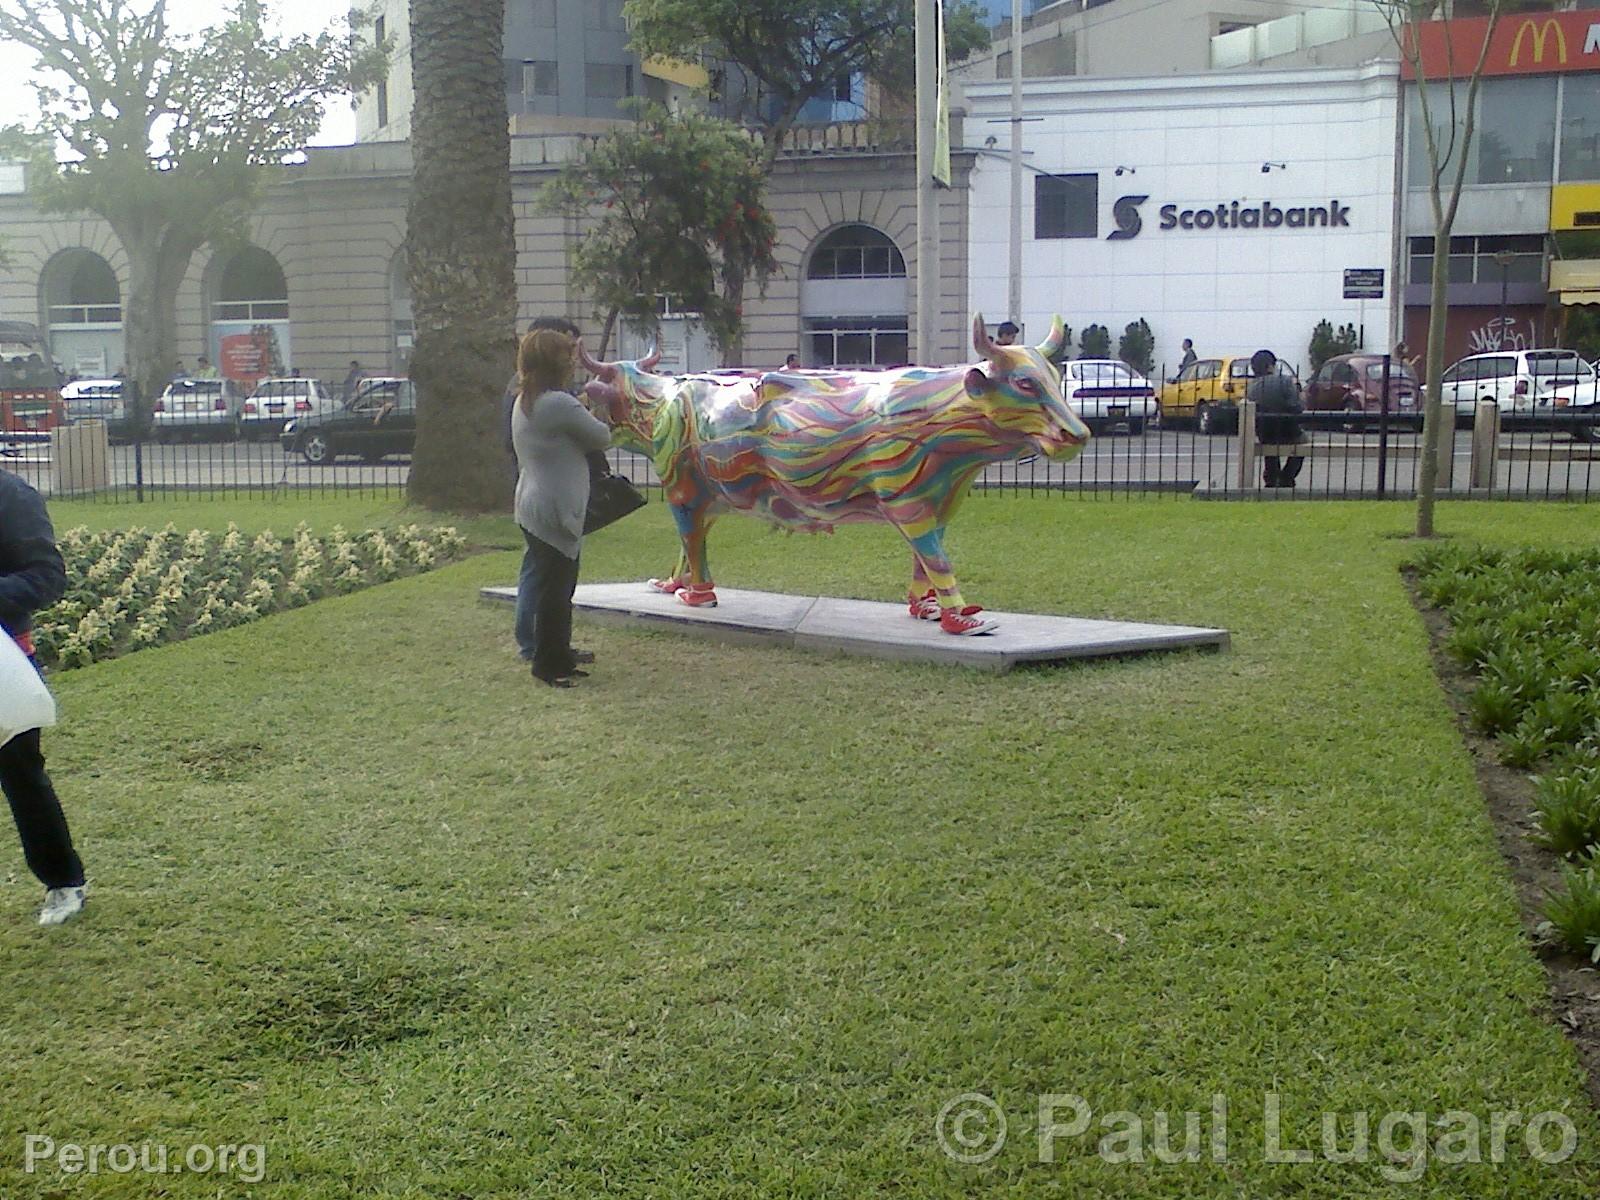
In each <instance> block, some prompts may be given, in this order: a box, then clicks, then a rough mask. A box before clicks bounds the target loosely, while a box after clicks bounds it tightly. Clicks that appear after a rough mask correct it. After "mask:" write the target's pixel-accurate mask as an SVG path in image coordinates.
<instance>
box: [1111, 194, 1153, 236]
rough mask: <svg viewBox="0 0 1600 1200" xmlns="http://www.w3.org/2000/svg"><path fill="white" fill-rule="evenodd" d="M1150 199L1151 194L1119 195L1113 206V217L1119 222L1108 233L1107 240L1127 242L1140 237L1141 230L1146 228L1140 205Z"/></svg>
mask: <svg viewBox="0 0 1600 1200" xmlns="http://www.w3.org/2000/svg"><path fill="white" fill-rule="evenodd" d="M1148 199H1150V197H1149V196H1118V197H1117V202H1116V203H1115V204H1113V205H1112V206H1111V219H1112V220H1113V221H1115V222H1116V223H1117V227H1116V228H1115V229H1113V230H1112V231H1111V232H1110V233H1108V234H1107V235H1106V241H1108V242H1125V241H1127V240H1128V239H1129V238H1136V237H1138V236H1139V231H1140V230H1141V229H1143V228H1144V218H1143V217H1141V216H1140V215H1139V205H1141V204H1143V203H1144V202H1145V201H1146V200H1148Z"/></svg>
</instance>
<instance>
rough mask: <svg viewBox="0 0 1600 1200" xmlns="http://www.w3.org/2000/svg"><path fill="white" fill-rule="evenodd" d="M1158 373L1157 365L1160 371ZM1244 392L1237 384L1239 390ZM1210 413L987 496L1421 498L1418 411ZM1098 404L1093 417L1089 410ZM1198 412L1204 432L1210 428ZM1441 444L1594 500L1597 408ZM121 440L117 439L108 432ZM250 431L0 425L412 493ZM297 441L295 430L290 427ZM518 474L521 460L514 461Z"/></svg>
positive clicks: (306, 480)
mask: <svg viewBox="0 0 1600 1200" xmlns="http://www.w3.org/2000/svg"><path fill="white" fill-rule="evenodd" d="M1160 377H1164V375H1163V376H1158V378H1160ZM1240 392H1241V394H1242V388H1241V389H1240ZM1208 407H1209V408H1210V411H1209V413H1205V414H1200V415H1198V416H1197V414H1196V413H1195V412H1194V411H1193V410H1192V406H1191V411H1189V412H1188V413H1186V414H1183V415H1181V416H1173V415H1171V414H1170V413H1168V412H1162V413H1161V414H1160V415H1159V416H1154V415H1152V418H1151V419H1148V420H1132V419H1129V413H1128V412H1126V411H1118V406H1117V405H1115V404H1110V405H1107V404H1101V405H1100V406H1099V407H1098V408H1093V409H1092V410H1091V407H1090V406H1089V405H1088V402H1084V406H1083V411H1084V413H1085V415H1086V418H1087V419H1088V420H1089V423H1090V425H1091V428H1092V429H1094V432H1095V436H1094V437H1093V438H1092V439H1091V440H1090V442H1089V444H1088V445H1087V446H1086V447H1085V448H1084V449H1083V451H1082V452H1081V453H1080V454H1079V455H1078V456H1077V457H1076V458H1075V459H1073V460H1072V461H1071V462H1065V463H1063V462H1057V461H1053V460H1047V459H1044V458H1039V457H1034V458H1024V459H1021V460H1017V461H1011V462H1004V463H999V464H996V465H994V466H991V467H989V468H987V469H985V470H984V471H983V472H982V473H981V474H980V475H979V476H978V478H977V480H976V481H975V484H974V490H975V491H976V492H977V493H979V494H980V495H1000V496H1006V495H1045V494H1059V495H1091V496H1100V497H1106V498H1121V497H1132V496H1150V495H1154V496H1193V497H1196V498H1214V499H1241V498H1261V499H1291V498H1292V499H1344V498H1370V499H1385V498H1391V499H1405V498H1408V497H1413V496H1415V494H1416V488H1417V475H1418V468H1419V465H1420V462H1421V458H1422V431H1421V425H1422V418H1421V415H1420V414H1418V413H1416V412H1413V411H1409V410H1407V411H1401V412H1389V411H1387V407H1388V406H1387V405H1383V404H1380V405H1379V407H1378V410H1377V411H1370V412H1369V411H1361V412H1345V411H1335V412H1305V413H1302V414H1301V415H1299V416H1298V417H1296V418H1295V419H1294V424H1295V425H1296V426H1298V432H1299V440H1298V441H1296V442H1294V443H1293V444H1292V445H1287V444H1284V443H1283V442H1282V441H1281V440H1278V441H1273V440H1269V439H1267V438H1263V437H1262V436H1260V434H1261V433H1263V432H1264V433H1267V434H1269V435H1271V436H1272V437H1277V436H1278V435H1277V434H1275V433H1273V431H1272V430H1271V429H1270V428H1269V429H1266V430H1258V423H1257V422H1256V421H1254V420H1251V421H1248V422H1247V425H1246V427H1245V428H1243V429H1241V424H1240V415H1241V411H1243V412H1244V413H1246V414H1248V413H1250V411H1251V409H1250V407H1249V406H1248V405H1241V404H1240V403H1239V400H1238V398H1237V397H1226V398H1220V399H1218V401H1217V402H1215V403H1213V404H1210V405H1208ZM1091 411H1092V412H1093V416H1089V414H1090V412H1091ZM1201 417H1203V424H1204V427H1205V429H1206V430H1207V431H1204V432H1203V431H1202V429H1201V428H1200V426H1201V424H1202V420H1201ZM1455 425H1456V428H1455V429H1453V430H1451V431H1445V432H1444V434H1443V436H1442V437H1441V440H1440V445H1439V463H1440V473H1439V491H1440V494H1441V495H1445V496H1458V497H1475V498H1496V499H1585V500H1586V499H1589V498H1591V497H1600V414H1597V413H1596V412H1595V411H1594V410H1593V409H1592V408H1591V409H1587V410H1583V409H1575V410H1571V411H1567V410H1556V411H1542V410H1535V411H1528V412H1522V411H1511V412H1501V411H1499V410H1496V409H1495V408H1494V407H1493V406H1492V405H1477V406H1476V407H1475V408H1474V410H1473V412H1471V413H1470V414H1469V413H1466V412H1464V411H1463V412H1459V413H1457V419H1456V422H1455ZM112 433H115V434H117V436H115V437H112V436H110V434H112ZM264 434H265V436H263V437H262V438H261V439H260V440H246V439H245V438H242V437H241V436H240V433H239V431H238V429H237V428H234V427H232V426H225V427H219V428H217V429H195V430H189V431H169V432H166V433H162V434H160V435H159V436H158V435H157V434H156V433H155V432H153V431H152V430H150V429H148V428H146V429H143V430H141V429H140V428H138V426H137V424H136V423H123V424H118V423H116V422H110V423H106V422H97V421H93V420H88V421H79V422H76V423H74V424H71V425H68V426H65V427H62V428H59V429H55V430H50V431H38V432H24V433H11V434H0V466H4V467H6V468H7V469H9V470H12V471H16V472H18V473H20V474H22V475H23V476H25V477H26V478H28V479H29V480H30V482H32V483H33V484H34V485H35V486H36V487H38V488H39V489H40V490H41V491H42V492H44V493H45V494H46V495H49V496H54V497H69V496H70V497H79V498H93V499H95V500H99V501H104V502H106V503H127V504H137V503H139V502H141V501H143V500H146V499H149V498H151V497H154V496H165V495H172V494H188V495H194V496H206V497H230V498H231V497H240V498H248V497H252V496H259V497H273V496H280V495H282V494H284V493H285V492H289V493H297V494H333V493H362V494H376V495H391V496H397V497H398V496H402V495H404V492H405V488H406V482H407V478H408V476H409V473H410V456H409V454H405V453H397V452H392V450H390V449H386V448H385V447H384V446H382V445H380V444H377V443H372V444H370V445H366V444H362V443H360V442H359V441H351V442H349V443H347V444H344V445H342V446H340V447H339V448H338V449H339V452H338V453H336V454H334V455H323V456H320V457H319V456H317V455H315V454H310V453H308V452H307V449H306V447H304V446H301V447H299V448H298V449H297V448H295V447H294V446H293V445H286V444H285V443H284V441H283V440H281V439H280V437H279V431H278V430H277V429H276V428H274V429H272V430H267V431H264ZM291 441H292V439H291ZM1291 456H1292V457H1298V458H1302V459H1303V462H1302V464H1301V465H1300V468H1299V471H1298V474H1297V475H1296V477H1295V479H1294V482H1293V486H1283V487H1270V486H1267V483H1266V480H1267V476H1268V473H1269V465H1270V460H1271V459H1272V458H1277V459H1279V460H1280V462H1283V463H1284V464H1285V465H1287V463H1286V460H1287V459H1288V458H1290V457H1291ZM612 460H613V466H614V469H615V470H617V471H618V472H619V473H622V474H625V475H627V476H628V477H629V478H631V479H633V480H634V481H635V482H636V483H640V484H643V485H646V486H658V485H657V483H656V477H655V473H654V471H653V469H652V467H651V465H650V463H649V461H648V460H647V459H645V458H644V457H643V456H642V455H636V454H631V453H628V452H626V451H614V452H612ZM507 469H508V471H509V470H510V469H511V466H510V464H509V463H508V464H507Z"/></svg>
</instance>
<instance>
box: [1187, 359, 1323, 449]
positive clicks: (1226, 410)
mask: <svg viewBox="0 0 1600 1200" xmlns="http://www.w3.org/2000/svg"><path fill="white" fill-rule="evenodd" d="M1278 374H1280V375H1287V376H1289V377H1290V378H1291V379H1293V378H1295V377H1296V376H1295V373H1294V368H1293V367H1291V366H1290V365H1289V364H1288V363H1286V362H1284V361H1283V360H1282V359H1281V358H1280V359H1279V360H1278ZM1249 386H1250V355H1248V354H1236V355H1229V356H1226V357H1223V358H1202V359H1197V360H1196V361H1194V362H1192V363H1190V364H1189V365H1188V366H1187V367H1185V368H1184V369H1183V370H1181V371H1179V372H1178V374H1177V376H1176V377H1175V378H1173V379H1172V380H1170V381H1169V382H1167V383H1165V384H1163V385H1162V386H1161V417H1162V420H1164V421H1167V422H1169V423H1170V422H1173V421H1193V422H1194V423H1195V426H1196V427H1197V428H1198V429H1199V430H1200V432H1201V433H1207V434H1210V433H1233V432H1235V431H1237V430H1238V428H1239V401H1241V400H1243V399H1244V393H1245V389H1246V388H1247V387H1249Z"/></svg>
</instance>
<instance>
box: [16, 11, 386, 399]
mask: <svg viewBox="0 0 1600 1200" xmlns="http://www.w3.org/2000/svg"><path fill="white" fill-rule="evenodd" d="M265 18H266V8H265V5H263V4H262V3H260V2H259V0H233V2H232V3H231V4H230V5H229V6H228V7H227V8H226V9H225V10H224V14H223V19H222V21H221V22H220V23H219V24H216V25H214V26H212V27H210V28H208V29H206V30H204V31H202V32H201V33H198V34H195V35H192V36H180V35H176V34H173V33H171V32H170V31H169V30H168V29H167V25H166V4H165V2H164V0H152V2H151V3H149V4H148V6H146V5H143V4H136V3H132V2H130V0H0V38H6V39H9V40H11V41H15V42H18V43H20V44H22V45H23V46H25V47H27V48H29V49H30V50H32V51H34V52H35V53H36V54H37V55H38V56H39V62H38V75H37V76H36V80H35V83H34V90H35V92H36V93H37V94H38V98H39V108H40V111H41V117H40V121H39V123H38V125H37V127H36V128H34V129H33V130H31V131H30V133H31V134H32V137H33V141H32V144H33V146H34V148H35V152H34V154H33V156H32V171H31V172H30V179H31V186H32V190H33V195H34V200H35V202H36V203H37V204H38V205H39V206H40V207H41V208H42V209H44V210H45V211H47V212H86V211H87V212H92V213H96V214H98V215H99V216H101V217H103V218H104V219H105V220H106V222H107V223H108V224H109V225H110V226H111V229H112V232H113V233H115V234H116V236H117V240H118V241H120V242H121V243H122V249H123V251H124V253H126V255H127V258H128V287H127V296H126V300H125V303H124V305H123V314H124V316H123V319H124V330H125V333H126V338H127V354H128V364H129V369H130V371H131V374H132V377H133V379H134V380H135V381H136V382H137V383H138V384H139V387H140V390H141V392H142V395H143V397H144V398H145V402H146V404H148V401H149V398H150V397H151V396H152V395H154V393H155V392H156V391H157V390H159V389H160V387H161V386H162V385H163V384H164V382H165V380H166V378H167V377H168V375H169V374H170V373H171V370H172V368H173V365H174V364H175V362H176V359H177V353H176V346H175V341H174V339H175V326H176V309H177V294H178V287H179V285H180V284H181V283H182V281H183V278H184V276H185V275H186V274H187V273H188V269H189V263H190V261H191V260H192V259H193V257H194V253H195V251H196V250H198V249H199V248H200V247H201V246H203V245H205V244H206V243H207V242H226V241H229V240H236V239H239V238H242V237H243V232H244V228H245V219H246V218H247V216H248V215H249V213H250V211H251V210H252V208H253V207H254V206H255V204H256V203H257V201H258V200H259V198H260V195H261V191H262V188H263V186H264V184H265V180H266V171H267V168H268V167H269V165H271V164H275V163H281V162H283V161H284V160H285V159H286V158H287V157H288V156H290V155H293V154H295V153H297V152H299V151H301V150H303V149H304V147H305V145H306V142H307V140H308V139H309V138H310V137H311V135H312V134H314V133H315V132H316V131H317V129H318V127H319V126H320V125H321V123H322V115H323V104H324V102H325V101H326V100H327V99H328V98H329V97H330V96H334V95H337V94H340V93H346V92H350V91H359V90H360V89H362V88H363V87H365V86H366V85H367V83H368V82H369V81H371V80H373V79H375V78H376V77H377V75H378V73H379V72H380V71H381V69H382V63H383V48H379V47H366V48H364V49H363V48H361V47H358V46H356V45H355V44H354V43H353V42H352V40H351V39H350V38H349V37H348V36H347V35H346V34H344V33H343V32H336V31H333V30H330V31H328V32H324V33H322V34H319V35H317V36H315V37H308V36H296V37H283V36H280V35H276V34H269V33H268V32H267V30H266V28H265ZM57 146H61V147H64V148H65V149H66V150H67V151H68V152H70V155H71V160H70V161H66V162H58V161H57V156H56V147H57Z"/></svg>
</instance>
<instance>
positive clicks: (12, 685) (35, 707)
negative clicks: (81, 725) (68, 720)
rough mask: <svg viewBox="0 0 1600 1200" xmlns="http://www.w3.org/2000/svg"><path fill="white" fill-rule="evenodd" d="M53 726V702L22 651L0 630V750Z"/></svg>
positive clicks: (54, 709) (54, 707)
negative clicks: (30, 732)
mask: <svg viewBox="0 0 1600 1200" xmlns="http://www.w3.org/2000/svg"><path fill="white" fill-rule="evenodd" d="M55 723H56V702H55V699H54V698H53V697H52V696H51V695H50V689H49V688H47V687H45V685H44V680H42V679H40V678H39V672H37V671H35V670H34V669H33V664H32V663H31V662H29V661H28V656H27V655H26V654H24V653H23V652H22V647H21V646H19V645H17V644H16V643H15V642H13V641H12V640H11V639H10V638H9V637H8V636H7V635H6V632H5V630H3V629H0V746H3V745H5V744H6V743H7V742H9V741H10V740H11V739H12V738H14V737H16V736H17V734H19V733H26V732H27V731H28V730H30V729H43V728H45V727H46V726H49V725H54V724H55Z"/></svg>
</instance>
